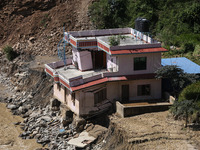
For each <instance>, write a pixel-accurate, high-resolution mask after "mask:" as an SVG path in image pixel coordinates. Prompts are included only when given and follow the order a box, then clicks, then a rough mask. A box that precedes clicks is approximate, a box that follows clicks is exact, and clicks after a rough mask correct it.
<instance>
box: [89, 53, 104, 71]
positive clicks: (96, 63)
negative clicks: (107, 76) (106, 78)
mask: <svg viewBox="0 0 200 150" xmlns="http://www.w3.org/2000/svg"><path fill="white" fill-rule="evenodd" d="M92 63H93V69H105V68H106V53H105V52H103V51H92Z"/></svg>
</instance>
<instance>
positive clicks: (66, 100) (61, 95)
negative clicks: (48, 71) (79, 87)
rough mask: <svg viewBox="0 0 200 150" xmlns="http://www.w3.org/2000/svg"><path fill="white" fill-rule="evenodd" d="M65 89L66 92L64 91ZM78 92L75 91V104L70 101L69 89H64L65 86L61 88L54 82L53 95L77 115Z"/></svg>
mask: <svg viewBox="0 0 200 150" xmlns="http://www.w3.org/2000/svg"><path fill="white" fill-rule="evenodd" d="M65 91H66V93H65ZM79 94H80V92H76V99H75V105H74V103H73V101H72V97H71V94H70V91H69V90H68V89H66V90H65V87H64V86H62V88H60V89H59V88H58V84H56V83H54V93H53V96H54V97H55V98H56V99H58V100H59V101H60V102H62V103H63V104H66V106H67V107H68V108H70V109H71V110H72V111H73V112H74V113H76V114H77V115H79V99H80V98H79V97H80V95H79Z"/></svg>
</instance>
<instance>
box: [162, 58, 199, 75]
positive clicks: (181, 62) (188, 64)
mask: <svg viewBox="0 0 200 150" xmlns="http://www.w3.org/2000/svg"><path fill="white" fill-rule="evenodd" d="M161 64H162V66H166V65H177V66H178V67H179V68H181V69H183V70H184V72H185V73H193V74H198V73H200V66H199V65H197V64H196V63H194V62H192V61H191V60H189V59H187V58H185V57H177V58H163V59H162V60H161Z"/></svg>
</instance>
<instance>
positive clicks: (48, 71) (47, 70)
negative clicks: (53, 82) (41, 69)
mask: <svg viewBox="0 0 200 150" xmlns="http://www.w3.org/2000/svg"><path fill="white" fill-rule="evenodd" d="M45 70H46V72H47V73H48V74H50V75H51V76H52V77H53V72H51V71H50V70H49V69H47V68H45Z"/></svg>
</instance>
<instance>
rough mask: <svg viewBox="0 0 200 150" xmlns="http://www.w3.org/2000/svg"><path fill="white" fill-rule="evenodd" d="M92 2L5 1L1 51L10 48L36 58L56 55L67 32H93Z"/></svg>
mask: <svg viewBox="0 0 200 150" xmlns="http://www.w3.org/2000/svg"><path fill="white" fill-rule="evenodd" d="M91 2H92V0H82V1H79V0H45V1H43V0H23V1H17V0H12V1H8V0H4V1H1V2H0V31H1V33H0V48H2V47H3V46H5V45H11V46H13V47H14V49H15V50H17V51H19V52H22V51H23V52H24V51H25V52H30V53H31V54H33V55H46V54H48V55H54V54H57V50H56V48H57V47H56V46H57V43H58V42H59V40H60V39H61V38H62V36H63V24H65V28H66V30H83V29H84V30H86V29H91V28H92V27H91V23H90V21H89V17H88V6H89V4H90V3H91Z"/></svg>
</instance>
